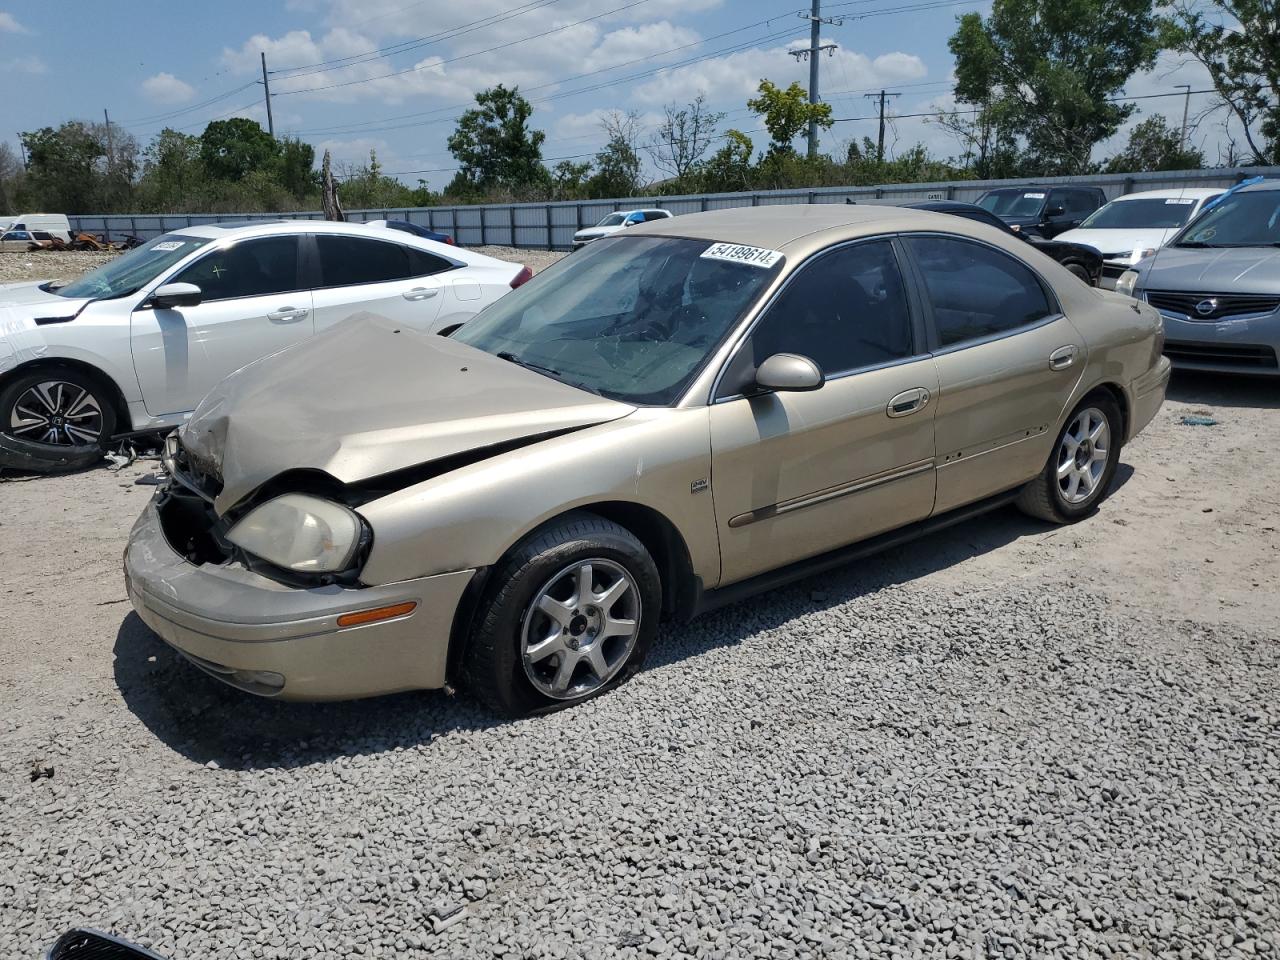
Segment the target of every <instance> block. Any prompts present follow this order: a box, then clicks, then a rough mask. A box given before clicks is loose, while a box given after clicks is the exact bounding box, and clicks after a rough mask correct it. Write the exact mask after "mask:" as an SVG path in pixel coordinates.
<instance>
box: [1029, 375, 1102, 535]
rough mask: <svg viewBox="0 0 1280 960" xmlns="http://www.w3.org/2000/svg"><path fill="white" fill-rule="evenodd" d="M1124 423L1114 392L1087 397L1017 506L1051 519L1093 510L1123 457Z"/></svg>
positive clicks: (1070, 517) (1056, 520)
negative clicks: (1121, 445)
mask: <svg viewBox="0 0 1280 960" xmlns="http://www.w3.org/2000/svg"><path fill="white" fill-rule="evenodd" d="M1122 423H1123V419H1122V417H1121V416H1120V408H1119V407H1118V406H1117V405H1116V402H1115V401H1114V400H1113V399H1111V398H1110V397H1108V396H1102V395H1099V394H1094V395H1092V396H1089V397H1086V398H1085V399H1084V400H1082V401H1081V402H1080V405H1079V406H1077V407H1076V408H1075V409H1074V410H1073V411H1071V416H1069V417H1067V422H1066V424H1065V425H1064V426H1063V427H1062V429H1061V430H1060V431H1059V432H1058V438H1057V440H1056V441H1055V442H1054V444H1053V452H1052V453H1050V454H1049V460H1048V462H1047V463H1046V464H1045V465H1044V470H1042V471H1041V473H1040V476H1038V477H1036V478H1035V479H1034V480H1032V481H1031V482H1030V483H1028V484H1027V485H1026V486H1025V487H1023V488H1022V492H1021V493H1020V494H1019V495H1018V508H1019V509H1020V510H1022V512H1023V513H1026V514H1029V515H1030V516H1033V517H1036V518H1038V519H1040V520H1047V521H1048V522H1049V523H1075V522H1076V521H1077V520H1080V519H1082V518H1084V517H1087V516H1088V515H1089V514H1090V513H1092V512H1093V511H1094V509H1095V508H1096V507H1097V505H1098V503H1099V502H1100V501H1101V500H1102V498H1103V497H1105V496H1106V494H1107V490H1108V489H1109V488H1110V486H1111V480H1112V478H1113V477H1114V476H1115V472H1116V465H1117V464H1118V463H1119V462H1120V441H1121V437H1122V436H1123V434H1122V433H1121V425H1122Z"/></svg>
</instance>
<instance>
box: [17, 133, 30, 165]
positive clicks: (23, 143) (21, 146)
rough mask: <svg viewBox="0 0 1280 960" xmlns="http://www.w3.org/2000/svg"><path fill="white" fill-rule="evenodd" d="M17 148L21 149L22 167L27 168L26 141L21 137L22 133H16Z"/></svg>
mask: <svg viewBox="0 0 1280 960" xmlns="http://www.w3.org/2000/svg"><path fill="white" fill-rule="evenodd" d="M18 148H19V149H20V150H21V151H22V169H23V170H27V169H29V167H28V166H27V141H25V140H23V139H22V134H21V133H19V134H18Z"/></svg>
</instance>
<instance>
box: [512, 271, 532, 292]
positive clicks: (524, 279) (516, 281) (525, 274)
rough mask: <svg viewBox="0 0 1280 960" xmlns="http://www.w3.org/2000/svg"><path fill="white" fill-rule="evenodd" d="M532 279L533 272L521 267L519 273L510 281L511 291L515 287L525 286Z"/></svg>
mask: <svg viewBox="0 0 1280 960" xmlns="http://www.w3.org/2000/svg"><path fill="white" fill-rule="evenodd" d="M532 279H533V271H532V270H530V269H529V268H528V267H521V268H520V272H519V273H517V274H516V275H515V277H514V278H513V279H512V281H511V289H512V290H514V289H515V288H516V287H519V286H521V285H523V284H526V283H528V282H529V281H530V280H532Z"/></svg>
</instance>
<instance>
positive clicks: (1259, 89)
mask: <svg viewBox="0 0 1280 960" xmlns="http://www.w3.org/2000/svg"><path fill="white" fill-rule="evenodd" d="M1206 6H1207V7H1208V9H1207V10H1206V9H1205V7H1206ZM1232 20H1234V21H1235V24H1232V23H1231V21H1232ZM1237 25H1238V26H1237ZM1160 38H1161V43H1162V44H1163V45H1164V46H1165V47H1167V48H1169V49H1172V50H1176V51H1178V52H1179V53H1183V54H1187V55H1189V56H1191V57H1193V58H1194V59H1196V60H1198V61H1199V62H1200V63H1201V64H1202V65H1203V66H1204V67H1205V69H1207V70H1208V71H1209V77H1210V79H1211V80H1212V81H1213V87H1214V90H1216V91H1217V94H1218V99H1219V101H1220V103H1222V104H1224V105H1226V107H1227V108H1228V109H1229V110H1230V111H1231V112H1232V113H1233V114H1234V115H1235V117H1236V119H1238V120H1239V121H1240V124H1241V126H1242V127H1243V128H1244V137H1245V140H1246V142H1247V143H1248V145H1249V150H1250V151H1251V152H1252V153H1253V158H1252V159H1253V162H1255V163H1260V164H1269V163H1280V3H1277V2H1276V0H1209V2H1208V3H1207V4H1196V5H1195V6H1192V5H1191V4H1189V3H1186V2H1181V3H1176V4H1174V5H1173V6H1172V8H1171V10H1170V13H1169V15H1168V16H1165V17H1162V18H1161V20H1160Z"/></svg>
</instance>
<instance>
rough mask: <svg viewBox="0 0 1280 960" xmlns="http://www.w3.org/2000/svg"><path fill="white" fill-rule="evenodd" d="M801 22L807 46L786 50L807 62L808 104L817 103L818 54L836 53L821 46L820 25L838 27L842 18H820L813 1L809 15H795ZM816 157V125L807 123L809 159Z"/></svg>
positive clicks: (817, 0)
mask: <svg viewBox="0 0 1280 960" xmlns="http://www.w3.org/2000/svg"><path fill="white" fill-rule="evenodd" d="M797 16H799V17H800V19H802V20H808V21H809V46H808V47H807V48H802V49H800V50H788V51H787V52H788V53H790V54H791V56H793V57H795V58H796V59H797V60H799V59H800V58H801V57H803V58H804V59H806V60H808V61H809V103H810V104H817V103H819V102H820V101H819V98H818V54H820V53H822V52H823V51H824V50H825V51H826V52H827V56H831V55H832V54H834V53H835V52H836V45H835V44H834V43H828V44H823V42H822V25H823V24H824V23H826V24H830V25H831V26H834V27H838V26H840V24H842V23H844V18H843V17H827V18H825V19H824V18H823V16H822V0H813V10H812V12H811V13H800V14H797ZM817 155H818V124H817V121H815V120H810V121H809V158H810V159H813V158H814V157H816V156H817Z"/></svg>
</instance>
